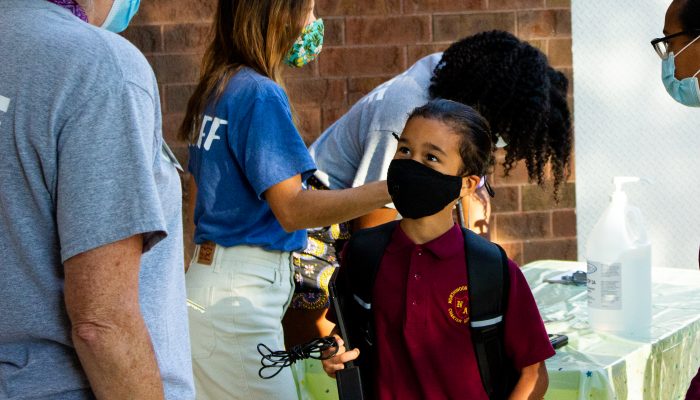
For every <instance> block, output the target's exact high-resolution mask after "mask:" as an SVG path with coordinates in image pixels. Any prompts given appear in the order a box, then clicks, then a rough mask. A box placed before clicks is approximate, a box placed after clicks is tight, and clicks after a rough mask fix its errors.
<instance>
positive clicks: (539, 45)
mask: <svg viewBox="0 0 700 400" xmlns="http://www.w3.org/2000/svg"><path fill="white" fill-rule="evenodd" d="M526 42H528V43H529V44H530V45H531V46H532V47H535V48H536V49H538V50H539V51H541V52H542V53H544V54H545V55H547V40H546V39H528V40H526Z"/></svg>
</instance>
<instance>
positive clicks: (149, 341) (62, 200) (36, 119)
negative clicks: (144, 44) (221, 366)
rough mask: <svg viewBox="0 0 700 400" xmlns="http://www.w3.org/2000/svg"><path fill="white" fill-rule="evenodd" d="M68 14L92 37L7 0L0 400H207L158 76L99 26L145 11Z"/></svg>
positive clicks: (90, 0)
mask: <svg viewBox="0 0 700 400" xmlns="http://www.w3.org/2000/svg"><path fill="white" fill-rule="evenodd" d="M56 3H59V2H58V1H56ZM60 3H64V4H67V5H68V6H71V7H73V8H74V9H75V8H76V7H78V8H82V10H81V11H84V13H83V14H81V15H83V16H84V17H86V19H87V20H88V21H89V24H88V23H85V22H83V21H81V20H80V18H78V17H76V15H77V14H76V15H74V14H72V13H71V11H70V9H69V8H64V7H61V6H59V5H56V4H52V2H49V1H46V0H2V1H0V38H2V39H0V148H2V149H3V153H2V156H0V237H1V238H2V240H1V241H0V259H1V260H2V262H0V275H2V279H0V398H1V399H25V398H26V399H29V398H31V399H36V398H42V399H44V398H47V399H89V398H95V397H97V398H104V397H110V398H118V399H125V398H138V399H151V398H163V397H165V398H170V399H189V398H193V397H194V388H193V386H194V385H193V382H192V367H191V361H190V349H189V337H188V327H187V311H186V299H185V286H184V265H183V259H182V254H183V252H182V226H181V210H180V207H181V189H180V180H179V176H178V173H177V169H176V166H177V161H176V160H175V159H174V157H173V156H172V153H170V152H169V150H167V146H165V144H164V142H163V138H162V135H161V116H160V104H159V96H158V89H157V84H156V80H155V76H154V74H153V71H152V69H151V68H150V66H149V65H148V63H147V62H146V60H145V58H144V57H143V55H142V54H141V53H140V52H139V51H138V50H137V49H136V48H135V47H134V46H132V45H131V44H130V43H129V42H127V41H126V40H125V39H123V38H121V37H119V36H118V35H116V34H114V33H112V32H108V31H107V30H106V29H101V28H99V27H98V26H99V25H103V26H105V27H106V28H109V29H111V30H113V31H118V30H119V29H123V28H125V27H126V24H127V23H128V21H129V19H130V17H131V16H132V15H133V12H134V11H135V9H136V6H137V4H138V1H135V0H116V1H114V0H85V1H83V0H78V2H77V3H75V2H71V1H61V2H60ZM81 6H84V7H81ZM110 7H113V8H114V9H113V10H112V11H113V12H111V13H110ZM103 21H104V22H103ZM95 25H97V26H95Z"/></svg>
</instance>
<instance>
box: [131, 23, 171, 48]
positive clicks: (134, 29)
mask: <svg viewBox="0 0 700 400" xmlns="http://www.w3.org/2000/svg"><path fill="white" fill-rule="evenodd" d="M122 36H124V37H125V38H126V39H127V40H128V41H130V42H131V43H133V44H134V46H136V47H138V48H139V50H141V52H142V53H145V54H149V53H157V52H159V51H163V36H162V35H161V28H160V25H141V26H138V25H134V26H129V29H127V30H125V31H124V33H122Z"/></svg>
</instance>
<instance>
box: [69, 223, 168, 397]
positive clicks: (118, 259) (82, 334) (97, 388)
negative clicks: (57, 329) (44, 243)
mask: <svg viewBox="0 0 700 400" xmlns="http://www.w3.org/2000/svg"><path fill="white" fill-rule="evenodd" d="M142 241H143V238H142V236H141V235H136V236H131V237H129V238H127V239H124V240H120V241H118V242H114V243H111V244H107V245H104V246H101V247H98V248H95V249H92V250H89V251H86V252H84V253H80V254H78V255H76V256H73V257H71V258H69V259H68V260H66V262H65V263H64V273H65V304H66V310H67V312H68V317H69V318H70V322H71V336H72V338H73V344H74V346H75V350H76V352H77V353H78V357H79V359H80V363H81V364H82V366H83V369H84V370H85V373H86V375H87V377H88V380H89V382H90V386H91V387H92V390H93V392H94V393H95V396H97V398H99V399H102V398H114V399H162V398H163V383H162V381H161V378H160V371H159V369H158V364H157V362H156V357H155V353H154V350H153V345H152V343H151V338H150V336H149V333H148V330H147V328H146V324H145V323H144V320H143V317H142V315H141V308H140V306H139V269H140V260H141V252H142V246H143V242H142Z"/></svg>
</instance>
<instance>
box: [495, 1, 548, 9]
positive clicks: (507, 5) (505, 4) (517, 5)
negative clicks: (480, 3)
mask: <svg viewBox="0 0 700 400" xmlns="http://www.w3.org/2000/svg"><path fill="white" fill-rule="evenodd" d="M542 7H544V0H489V8H490V9H492V10H523V9H532V8H542Z"/></svg>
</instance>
